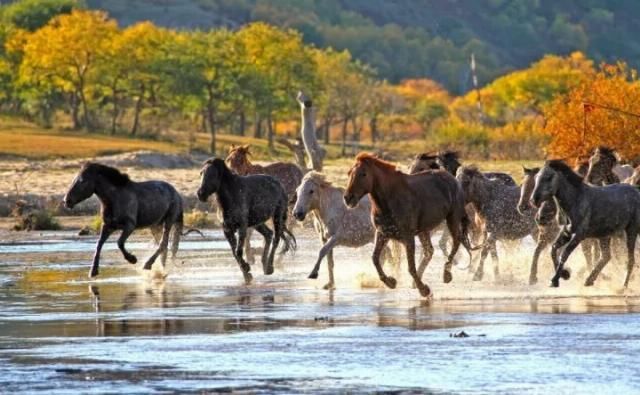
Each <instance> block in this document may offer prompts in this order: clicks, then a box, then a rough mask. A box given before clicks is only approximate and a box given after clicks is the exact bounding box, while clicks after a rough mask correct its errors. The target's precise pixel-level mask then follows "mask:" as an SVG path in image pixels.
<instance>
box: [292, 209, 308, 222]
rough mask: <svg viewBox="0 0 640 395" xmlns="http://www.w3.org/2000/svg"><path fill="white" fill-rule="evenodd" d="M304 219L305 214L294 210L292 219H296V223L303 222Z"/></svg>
mask: <svg viewBox="0 0 640 395" xmlns="http://www.w3.org/2000/svg"><path fill="white" fill-rule="evenodd" d="M305 217H306V215H305V213H304V212H303V211H299V210H296V211H295V212H294V213H293V218H295V219H297V220H298V221H304V218H305Z"/></svg>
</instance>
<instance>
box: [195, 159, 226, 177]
mask: <svg viewBox="0 0 640 395" xmlns="http://www.w3.org/2000/svg"><path fill="white" fill-rule="evenodd" d="M207 165H211V166H215V167H216V168H217V169H218V170H220V171H221V172H222V176H223V177H224V176H227V175H230V174H233V173H231V170H229V168H228V167H227V164H226V163H224V160H222V159H220V158H209V159H207V160H205V161H204V162H203V163H202V167H203V170H204V167H205V166H207Z"/></svg>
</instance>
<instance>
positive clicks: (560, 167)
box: [545, 159, 583, 187]
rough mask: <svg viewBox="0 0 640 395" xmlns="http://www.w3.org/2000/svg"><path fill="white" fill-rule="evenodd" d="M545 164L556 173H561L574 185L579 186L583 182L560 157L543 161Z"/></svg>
mask: <svg viewBox="0 0 640 395" xmlns="http://www.w3.org/2000/svg"><path fill="white" fill-rule="evenodd" d="M545 166H549V167H550V168H552V169H553V170H555V171H557V172H558V173H561V174H562V175H563V176H564V178H566V179H567V181H569V183H570V184H571V185H573V186H574V187H579V186H581V185H582V184H583V179H582V177H580V176H579V175H578V174H576V172H575V171H573V169H571V167H569V165H567V164H566V163H565V162H564V161H563V160H562V159H552V160H548V161H546V162H545Z"/></svg>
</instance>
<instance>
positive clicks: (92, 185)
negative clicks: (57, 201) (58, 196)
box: [63, 163, 97, 209]
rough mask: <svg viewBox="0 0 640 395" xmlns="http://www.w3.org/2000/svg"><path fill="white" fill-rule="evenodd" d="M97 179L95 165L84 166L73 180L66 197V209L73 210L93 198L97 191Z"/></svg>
mask: <svg viewBox="0 0 640 395" xmlns="http://www.w3.org/2000/svg"><path fill="white" fill-rule="evenodd" d="M96 178H97V172H96V166H95V164H93V163H86V164H84V165H83V166H82V168H81V169H80V171H79V172H78V174H77V175H76V177H75V178H74V179H73V182H72V183H71V186H70V187H69V190H68V191H67V193H66V195H64V199H63V203H64V205H65V207H67V208H69V209H72V208H73V207H74V206H75V205H76V204H78V203H80V202H82V201H83V200H86V199H88V198H89V197H91V195H93V194H94V192H95V190H96Z"/></svg>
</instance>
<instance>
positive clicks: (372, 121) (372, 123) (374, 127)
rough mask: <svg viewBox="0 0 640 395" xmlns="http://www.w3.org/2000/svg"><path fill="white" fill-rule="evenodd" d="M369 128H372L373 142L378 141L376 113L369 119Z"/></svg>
mask: <svg viewBox="0 0 640 395" xmlns="http://www.w3.org/2000/svg"><path fill="white" fill-rule="evenodd" d="M369 129H371V143H372V144H375V143H376V141H378V116H377V115H374V116H372V117H371V119H370V120H369Z"/></svg>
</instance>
